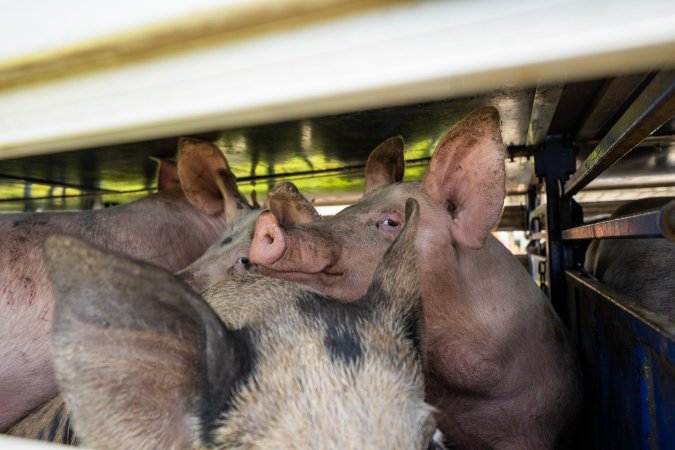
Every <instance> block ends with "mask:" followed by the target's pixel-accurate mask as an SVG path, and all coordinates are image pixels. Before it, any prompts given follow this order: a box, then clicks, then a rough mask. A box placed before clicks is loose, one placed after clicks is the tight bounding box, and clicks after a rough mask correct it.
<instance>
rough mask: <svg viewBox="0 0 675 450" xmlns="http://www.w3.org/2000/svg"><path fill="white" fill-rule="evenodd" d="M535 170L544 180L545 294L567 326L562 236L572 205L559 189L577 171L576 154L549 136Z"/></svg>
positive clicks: (536, 160)
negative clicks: (562, 196) (546, 264)
mask: <svg viewBox="0 0 675 450" xmlns="http://www.w3.org/2000/svg"><path fill="white" fill-rule="evenodd" d="M534 166H535V174H536V175H537V176H538V177H541V178H543V179H544V182H545V189H546V204H545V206H544V208H545V210H546V255H547V263H548V267H547V270H546V292H547V294H548V295H549V297H550V299H551V304H552V305H553V308H555V310H556V312H557V313H558V315H559V316H560V318H561V319H562V320H563V322H565V323H568V317H567V311H566V308H565V299H566V297H567V294H566V286H565V276H564V269H565V264H566V259H567V258H566V254H568V253H569V249H568V248H567V247H569V245H567V244H566V243H565V242H564V241H563V240H562V238H561V234H560V233H561V230H562V229H563V228H566V227H569V226H570V224H572V223H573V222H571V217H570V215H571V212H570V205H569V203H570V202H569V201H565V200H562V199H561V198H560V188H561V185H562V182H563V180H565V179H566V178H567V176H568V175H569V174H570V173H571V172H572V171H574V151H573V150H572V147H570V146H569V145H567V144H566V143H565V142H564V141H563V139H562V137H560V136H549V137H548V138H547V139H546V142H545V144H544V146H543V148H542V150H540V151H539V152H537V153H536V154H535V164H534Z"/></svg>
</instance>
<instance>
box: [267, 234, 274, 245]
mask: <svg viewBox="0 0 675 450" xmlns="http://www.w3.org/2000/svg"><path fill="white" fill-rule="evenodd" d="M265 237H266V238H267V243H268V244H274V236H272V235H271V234H266V235H265Z"/></svg>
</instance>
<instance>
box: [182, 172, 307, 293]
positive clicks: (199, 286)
mask: <svg viewBox="0 0 675 450" xmlns="http://www.w3.org/2000/svg"><path fill="white" fill-rule="evenodd" d="M254 203H257V202H256V201H255V199H254ZM268 203H269V208H270V209H271V210H272V211H278V214H280V215H281V214H283V211H285V213H286V214H287V215H288V216H289V220H293V221H295V222H296V223H308V222H313V221H315V220H319V219H320V216H319V213H318V212H317V211H316V209H315V208H314V205H312V204H311V203H310V202H309V201H308V200H307V199H306V198H305V197H303V196H302V194H300V192H299V191H298V189H297V187H295V185H294V184H293V183H291V182H289V181H284V182H282V183H279V184H277V185H276V186H274V188H273V189H272V190H271V191H270V192H269V193H268ZM259 215H260V210H259V209H253V208H251V209H249V210H248V211H246V212H245V213H243V214H241V215H239V216H237V217H235V218H234V219H232V220H229V221H228V223H227V225H226V227H225V231H224V232H223V235H222V236H221V238H220V239H219V240H218V242H216V243H215V244H213V245H212V246H211V247H209V249H208V250H207V251H206V252H205V253H204V254H203V255H202V256H201V257H200V258H199V259H198V260H197V261H195V262H193V263H192V264H190V265H189V266H188V267H186V268H185V269H182V270H180V271H178V272H177V273H176V275H177V276H178V277H179V278H181V279H182V280H183V281H185V282H186V283H187V284H189V285H190V286H191V287H192V288H193V289H194V290H195V291H197V292H201V291H203V290H204V289H206V288H207V287H209V286H211V285H213V284H215V283H216V282H217V281H218V280H220V279H221V278H223V277H225V276H227V275H232V274H235V273H244V272H250V273H256V272H257V268H256V267H255V266H254V265H253V264H251V262H250V260H249V249H250V247H251V238H252V237H253V232H254V231H255V223H256V220H257V219H258V216H259Z"/></svg>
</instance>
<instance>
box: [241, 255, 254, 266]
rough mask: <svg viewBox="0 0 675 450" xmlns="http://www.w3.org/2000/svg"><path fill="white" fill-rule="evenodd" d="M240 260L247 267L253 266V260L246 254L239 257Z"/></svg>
mask: <svg viewBox="0 0 675 450" xmlns="http://www.w3.org/2000/svg"><path fill="white" fill-rule="evenodd" d="M239 262H240V263H241V265H242V266H244V268H245V269H248V268H249V267H251V261H250V260H249V259H248V258H247V257H245V256H242V257H241V258H239Z"/></svg>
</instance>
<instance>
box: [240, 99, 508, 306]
mask: <svg viewBox="0 0 675 450" xmlns="http://www.w3.org/2000/svg"><path fill="white" fill-rule="evenodd" d="M385 144H387V145H386V146H385V147H387V148H388V149H389V150H391V149H393V151H390V153H396V151H399V153H400V154H402V145H403V144H402V141H401V140H400V138H394V139H392V140H389V141H387V142H386V143H385ZM383 145H384V144H383ZM397 149H398V150H397ZM379 151H380V149H379V148H378V149H376V150H374V151H373V155H371V157H370V158H369V160H368V164H367V165H368V168H367V170H366V178H367V180H366V186H367V189H366V194H365V195H364V197H363V198H362V199H361V200H360V201H359V202H357V203H356V204H354V205H352V206H350V207H348V208H346V209H344V210H343V211H341V212H340V213H338V214H337V215H336V216H335V217H333V218H332V219H328V220H324V221H321V222H316V223H311V224H307V225H299V226H295V225H293V226H286V224H285V223H283V222H282V221H280V220H279V218H278V217H276V216H275V215H274V214H272V213H264V214H263V215H261V216H260V218H259V219H258V224H257V225H256V233H255V236H254V238H253V242H252V247H251V260H252V261H253V263H254V264H257V265H258V266H259V267H260V270H261V271H262V272H263V273H265V274H267V275H271V276H274V277H279V278H284V279H288V280H292V281H297V282H301V283H305V284H307V285H309V286H311V287H313V288H314V289H317V290H318V291H320V292H323V293H326V294H329V295H331V296H334V297H337V298H342V299H347V300H354V299H357V298H359V297H360V296H361V295H362V294H363V293H364V292H365V290H366V288H367V286H368V284H369V282H370V279H371V278H372V275H373V273H374V270H375V265H376V263H377V261H379V259H380V258H381V256H382V255H383V254H384V252H385V251H386V250H387V248H388V247H389V246H390V245H391V243H392V241H393V240H394V239H395V238H396V236H398V234H399V233H400V230H401V229H402V227H403V226H404V224H405V215H404V210H405V201H406V199H407V198H414V199H416V200H417V201H418V203H419V205H420V211H421V217H422V221H423V222H425V223H427V225H428V226H425V227H424V229H425V230H432V229H433V230H434V231H433V232H431V231H426V232H424V233H421V234H420V239H422V240H423V242H425V243H426V247H425V251H424V252H423V254H424V255H426V256H427V257H428V258H430V260H429V261H428V263H427V264H425V265H424V266H428V267H432V266H434V264H437V261H434V258H436V257H437V256H438V255H439V254H440V253H441V252H445V253H447V251H448V250H450V249H451V248H452V247H454V246H464V247H468V248H474V249H476V248H481V247H482V246H483V245H484V243H485V240H486V239H487V237H488V235H489V234H490V230H491V229H492V227H493V226H494V225H495V224H496V222H497V221H498V219H499V217H500V215H501V210H502V206H503V202H504V196H505V178H504V177H505V175H504V145H503V143H502V137H501V129H500V121H499V113H498V111H497V110H496V109H495V108H492V107H487V108H483V109H480V110H478V111H475V112H473V113H472V114H470V115H469V116H468V117H466V118H465V119H463V120H462V121H460V122H459V123H458V124H456V125H455V126H454V127H453V128H452V129H450V130H449V131H448V132H447V133H446V134H445V135H444V136H442V137H441V138H440V140H439V141H438V144H437V146H436V149H435V151H434V154H433V157H432V159H431V163H430V166H429V171H428V173H427V175H426V177H425V179H424V180H423V182H422V183H421V184H420V183H398V181H400V175H399V174H402V170H399V169H398V168H397V165H396V164H392V163H391V162H390V161H392V160H393V161H396V158H393V159H392V158H390V157H384V158H383V157H378V156H377V152H379ZM401 158H402V157H401ZM369 180H372V181H369Z"/></svg>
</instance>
